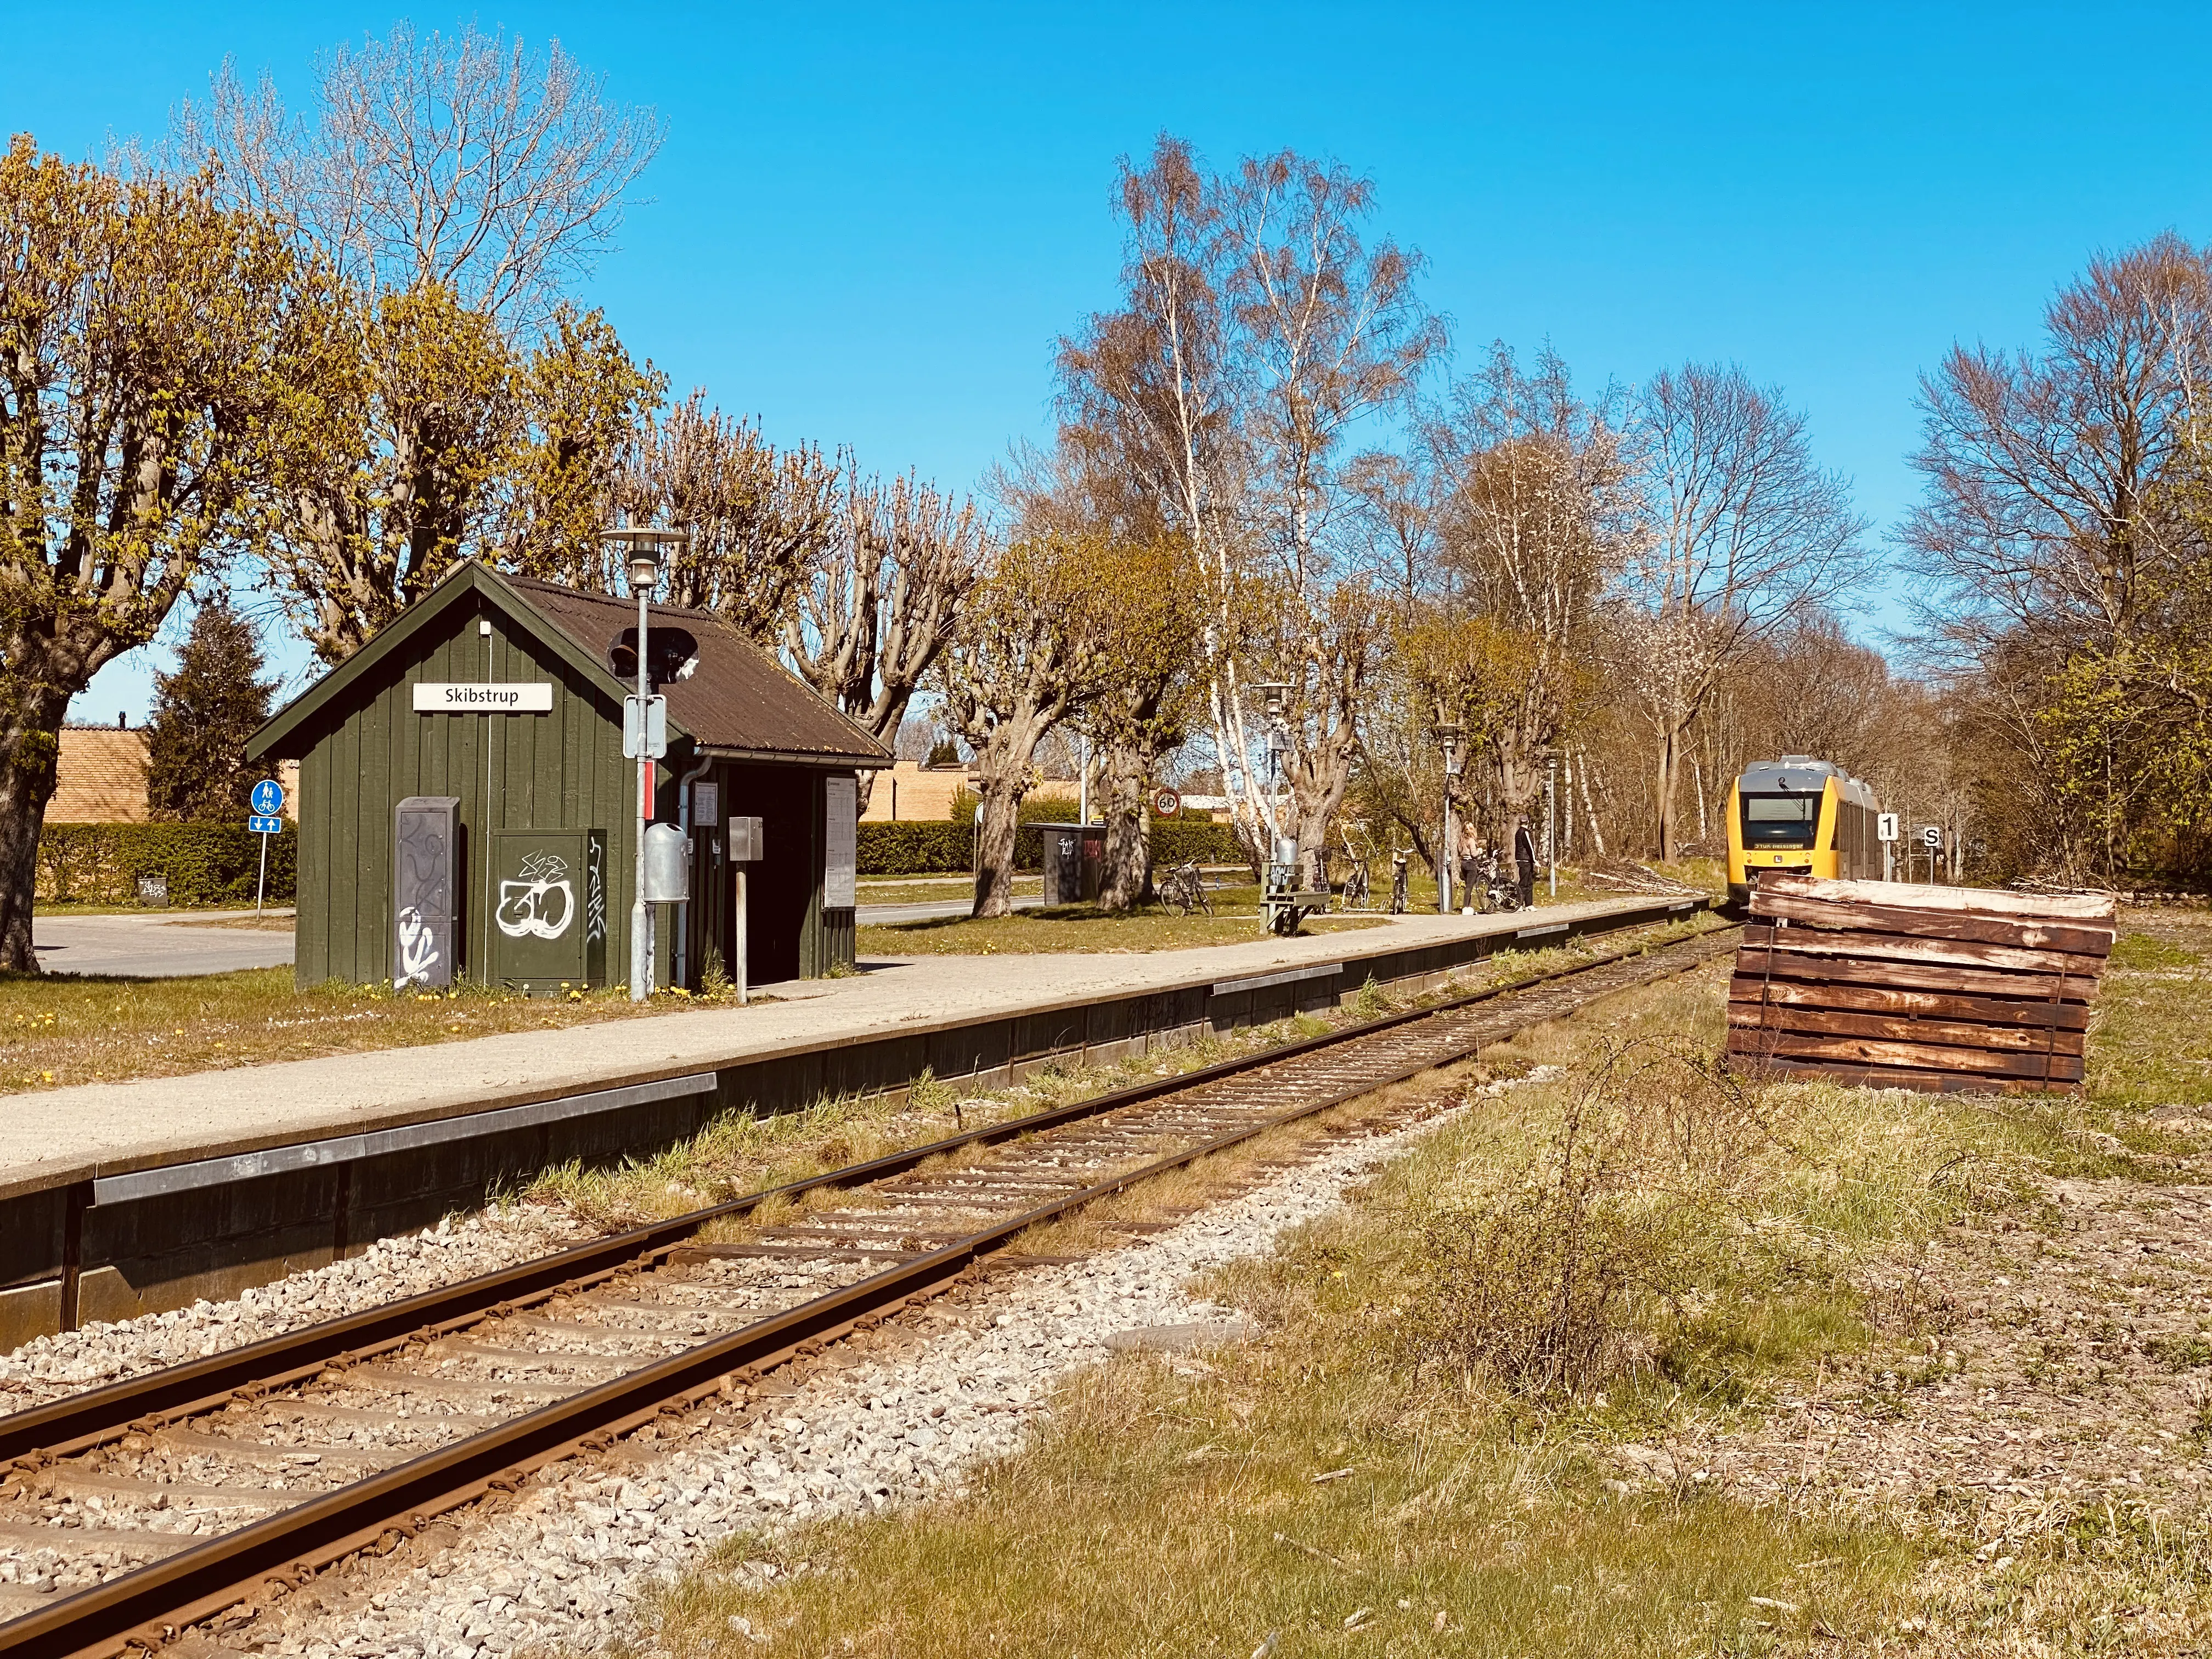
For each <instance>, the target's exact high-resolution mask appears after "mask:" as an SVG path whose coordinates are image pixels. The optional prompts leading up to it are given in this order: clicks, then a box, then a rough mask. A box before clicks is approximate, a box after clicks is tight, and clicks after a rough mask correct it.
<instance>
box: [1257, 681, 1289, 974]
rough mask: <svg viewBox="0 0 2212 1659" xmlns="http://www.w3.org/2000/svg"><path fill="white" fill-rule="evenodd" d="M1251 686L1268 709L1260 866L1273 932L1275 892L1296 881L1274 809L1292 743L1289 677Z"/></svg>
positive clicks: (1262, 894)
mask: <svg viewBox="0 0 2212 1659" xmlns="http://www.w3.org/2000/svg"><path fill="white" fill-rule="evenodd" d="M1252 690H1254V691H1255V692H1256V693H1258V694H1259V697H1260V702H1261V707H1262V708H1264V709H1265V710H1266V711H1267V739H1266V741H1267V793H1265V794H1263V795H1261V798H1260V810H1261V816H1262V817H1264V818H1265V819H1266V821H1267V857H1266V859H1265V860H1263V861H1262V862H1261V866H1260V871H1261V881H1260V899H1261V906H1260V908H1261V915H1262V916H1263V917H1265V918H1266V922H1267V928H1268V930H1269V931H1270V932H1273V930H1274V928H1275V927H1276V925H1277V919H1278V918H1277V912H1278V911H1279V909H1280V908H1281V905H1280V901H1279V900H1278V899H1277V898H1276V895H1277V894H1278V893H1280V892H1282V891H1283V890H1285V889H1287V888H1292V887H1296V886H1297V882H1296V880H1294V879H1291V878H1290V877H1289V876H1288V875H1287V874H1286V873H1285V869H1284V865H1285V862H1286V860H1285V859H1284V857H1283V824H1282V819H1281V818H1280V817H1279V816H1277V814H1276V811H1275V781H1276V779H1277V778H1278V777H1279V776H1280V775H1281V772H1282V764H1283V755H1284V753H1285V750H1288V749H1289V748H1290V746H1291V733H1290V717H1289V714H1288V712H1287V711H1288V709H1289V708H1290V700H1291V687H1290V683H1289V682H1288V681H1287V680H1256V681H1255V682H1254V683H1253V685H1252Z"/></svg>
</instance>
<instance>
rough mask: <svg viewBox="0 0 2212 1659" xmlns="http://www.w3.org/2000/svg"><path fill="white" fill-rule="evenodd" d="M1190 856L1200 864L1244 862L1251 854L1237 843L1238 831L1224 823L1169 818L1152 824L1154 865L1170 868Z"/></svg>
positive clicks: (1157, 867) (1248, 859)
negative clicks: (1194, 821)
mask: <svg viewBox="0 0 2212 1659" xmlns="http://www.w3.org/2000/svg"><path fill="white" fill-rule="evenodd" d="M1189 859H1196V860H1198V861H1199V862H1200V864H1245V863H1249V861H1250V860H1251V854H1249V853H1247V852H1246V851H1245V850H1244V849H1243V847H1242V846H1240V845H1238V843H1237V831H1236V830H1235V829H1233V828H1231V826H1230V825H1228V824H1225V823H1185V822H1184V821H1183V820H1182V819H1181V818H1166V819H1163V820H1160V821H1158V822H1155V823H1153V825H1152V867H1153V868H1154V869H1156V870H1165V869H1171V868H1172V867H1174V866H1176V865H1178V864H1181V863H1183V862H1184V861H1185V860H1189Z"/></svg>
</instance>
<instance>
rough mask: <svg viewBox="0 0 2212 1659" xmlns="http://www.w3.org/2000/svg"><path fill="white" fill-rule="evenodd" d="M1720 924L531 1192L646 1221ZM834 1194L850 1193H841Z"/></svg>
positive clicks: (838, 1115)
mask: <svg viewBox="0 0 2212 1659" xmlns="http://www.w3.org/2000/svg"><path fill="white" fill-rule="evenodd" d="M1715 925H1716V924H1715V923H1714V922H1713V921H1711V919H1710V918H1707V917H1704V916H1695V917H1692V918H1689V919H1688V920H1686V921H1676V922H1670V923H1668V924H1666V925H1664V926H1662V927H1648V928H1639V929H1637V930H1634V931H1633V932H1631V933H1623V934H1619V935H1606V936H1602V937H1599V938H1594V939H1577V940H1574V941H1572V942H1571V943H1570V944H1567V945H1561V946H1556V947H1553V948H1552V949H1549V950H1544V951H1503V952H1500V953H1499V954H1498V956H1495V957H1491V958H1490V959H1489V960H1487V961H1486V962H1483V963H1476V964H1473V965H1471V966H1470V967H1468V969H1465V970H1464V971H1462V973H1460V974H1458V975H1455V976H1454V978H1453V979H1452V980H1451V981H1450V982H1449V984H1447V985H1444V986H1442V987H1438V988H1437V989H1436V990H1434V991H1431V992H1429V993H1427V994H1425V995H1421V996H1418V997H1416V996H1412V995H1407V994H1391V993H1389V992H1386V991H1384V990H1383V988H1382V987H1379V986H1376V985H1375V984H1372V983H1370V984H1368V985H1366V986H1364V987H1361V989H1360V990H1359V991H1358V993H1357V994H1355V995H1354V996H1353V998H1352V1000H1351V1001H1350V1002H1349V1003H1347V1004H1346V1006H1345V1007H1344V1008H1343V1009H1342V1010H1341V1011H1340V1012H1333V1013H1330V1014H1328V1015H1301V1016H1299V1017H1298V1018H1295V1019H1289V1020H1282V1021H1278V1022H1276V1023H1275V1024H1269V1025H1261V1026H1254V1027H1250V1028H1248V1029H1246V1030H1240V1031H1236V1032H1231V1033H1229V1034H1226V1035H1225V1036H1218V1037H1215V1038H1211V1039H1208V1040H1206V1041H1203V1042H1196V1043H1192V1044H1188V1045H1186V1046H1184V1047H1182V1048H1170V1049H1166V1050H1163V1051H1158V1052H1155V1053H1152V1054H1143V1055H1131V1056H1128V1057H1127V1058H1125V1059H1123V1060H1118V1061H1115V1062H1114V1063H1111V1064H1108V1065H1101V1066H1080V1065H1075V1064H1063V1063H1054V1064H1052V1065H1048V1066H1043V1067H1041V1068H1040V1069H1038V1070H1037V1071H1036V1072H1033V1073H1030V1075H1029V1076H1028V1077H1026V1078H1025V1079H1023V1081H1022V1082H1021V1083H1020V1084H1018V1085H1016V1086H1014V1087H1012V1088H1006V1089H977V1088H974V1087H972V1086H970V1085H969V1083H968V1082H967V1081H965V1080H959V1079H939V1078H933V1077H931V1076H929V1075H928V1074H927V1073H924V1075H923V1077H922V1079H921V1080H920V1081H919V1082H917V1083H916V1084H915V1085H914V1086H913V1087H912V1088H910V1089H909V1090H908V1092H907V1094H906V1095H905V1097H903V1098H901V1097H898V1096H896V1095H877V1096H868V1097H836V1098H830V1099H824V1100H821V1101H817V1102H816V1103H814V1104H813V1105H812V1106H811V1107H810V1108H808V1109H805V1110H804V1111H800V1112H787V1113H781V1114H778V1115H773V1116H770V1117H766V1118H756V1117H754V1116H752V1115H750V1114H747V1113H739V1114H734V1115H731V1116H729V1117H726V1118H723V1119H721V1120H719V1121H716V1122H714V1123H713V1124H710V1125H708V1127H707V1128H705V1129H704V1130H702V1132H701V1133H699V1134H698V1135H696V1136H695V1137H694V1138H693V1139H690V1140H689V1141H686V1142H684V1143H682V1144H680V1145H678V1146H674V1147H671V1148H670V1149H669V1150H668V1151H666V1152H662V1153H660V1154H659V1155H658V1156H656V1157H654V1158H647V1159H642V1160H636V1161H632V1162H628V1163H624V1164H620V1165H617V1166H612V1167H604V1168H595V1169H585V1168H582V1167H581V1166H579V1165H568V1166H566V1167H563V1168H561V1169H556V1170H550V1171H548V1172H547V1173H546V1174H545V1175H544V1176H540V1177H539V1178H538V1181H537V1182H535V1183H533V1185H532V1187H531V1188H529V1189H528V1190H527V1192H526V1194H524V1196H525V1197H526V1198H527V1199H528V1200H531V1201H533V1202H539V1203H561V1204H565V1205H568V1206H569V1207H570V1208H572V1209H573V1210H574V1211H575V1212H577V1213H578V1214H579V1215H580V1216H581V1217H583V1218H585V1219H586V1220H587V1221H589V1222H591V1223H592V1225H599V1226H605V1227H609V1228H612V1227H617V1226H635V1225H642V1224H643V1223H645V1222H647V1221H649V1220H654V1219H659V1218H663V1217H666V1216H671V1215H678V1214H681V1213H683V1212H685V1211H688V1210H695V1209H698V1208H700V1207H701V1206H703V1205H706V1204H709V1203H718V1202H721V1201H723V1200H727V1199H730V1198H733V1197H736V1196H738V1195H740V1194H744V1193H748V1192H757V1191H759V1190H761V1189H762V1188H768V1187H774V1186H779V1185H781V1184H782V1183H784V1182H790V1181H798V1180H803V1179H805V1177H807V1176H813V1175H819V1174H821V1173H823V1171H825V1170H830V1169H834V1168H836V1167H837V1166H838V1165H840V1164H850V1163H854V1162H858V1161H860V1160H862V1159H865V1158H877V1157H881V1156H882V1155H884V1153H886V1152H896V1151H899V1150H902V1149H903V1148H905V1147H908V1146H921V1145H923V1144H925V1143H927V1142H928V1141H932V1140H937V1139H943V1138H945V1136H948V1135H951V1134H953V1133H957V1132H958V1131H960V1130H962V1129H969V1128H975V1127H980V1126H981V1125H985V1124H988V1123H995V1122H1000V1121H1005V1120H1006V1119H1009V1118H1013V1117H1019V1116H1024V1115H1027V1114H1030V1113H1032V1112H1037V1111H1042V1110H1046V1109H1049V1108H1052V1107H1054V1106H1062V1105H1066V1104H1069V1103H1073V1102H1074V1101H1078V1100H1084V1099H1088V1098H1090V1097H1092V1096H1094V1095H1098V1094H1103V1093H1105V1092H1106V1091H1109V1090H1112V1089H1118V1088H1122V1087H1126V1086H1127V1085H1131V1084H1133V1083H1139V1082H1143V1081H1146V1080H1148V1079H1153V1078H1158V1077H1171V1076H1178V1075H1181V1074H1182V1073H1186V1072H1190V1071H1194V1070H1196V1069H1198V1068H1199V1067H1200V1066H1210V1065H1213V1064H1215V1063H1216V1062H1218V1061H1221V1060H1230V1059H1233V1058H1236V1057H1237V1056H1239V1055H1243V1054H1255V1053H1259V1052H1261V1051H1262V1050H1264V1049H1267V1048H1276V1047H1279V1046H1280V1045H1282V1044H1283V1043H1285V1042H1295V1041H1297V1040H1298V1039H1300V1038H1302V1037H1308V1036H1318V1035H1319V1034H1321V1033H1322V1032H1323V1031H1326V1030H1331V1029H1332V1028H1334V1026H1337V1025H1340V1024H1347V1023H1350V1022H1353V1021H1357V1020H1363V1019H1373V1018H1378V1017H1380V1016H1381V1015H1383V1014H1386V1013H1389V1012H1393V1011H1394V1010H1396V1009H1400V1008H1413V1007H1417V1006H1425V1005H1426V1004H1429V1003H1432V1002H1436V1001H1439V1000H1443V999H1444V998H1447V997H1450V996H1454V995H1457V994H1462V993H1464V992H1467V991H1472V990H1477V989H1480V988H1482V987H1486V986H1490V985H1498V984H1504V983H1509V982H1511V981H1517V980H1521V979H1525V978H1528V977H1529V976H1531V975H1538V974H1543V973H1547V972H1551V971H1553V970H1554V969H1559V968H1561V967H1565V966H1568V965H1571V964H1572V963H1577V962H1586V961H1589V960H1591V959H1593V958H1594V957H1598V956H1601V955H1605V954H1609V953H1611V952H1613V951H1619V950H1623V949H1629V948H1633V947H1635V946H1637V945H1662V944H1667V943H1670V942H1672V941H1674V940H1675V939H1685V938H1688V937H1691V936H1692V935H1694V934H1696V933H1701V932H1705V931H1707V930H1709V929H1710V928H1711V927H1714V926H1715ZM987 1155H988V1154H978V1156H987ZM1147 1190H1148V1192H1151V1191H1152V1190H1153V1189H1150V1188H1148V1189H1147ZM824 1201H829V1202H837V1203H842V1202H845V1201H846V1200H845V1198H844V1197H842V1196H841V1195H832V1196H831V1197H830V1198H829V1199H827V1200H824ZM1098 1213H1099V1215H1100V1216H1112V1217H1115V1218H1122V1217H1125V1216H1126V1215H1127V1214H1133V1213H1136V1212H1134V1211H1124V1210H1121V1209H1114V1208H1109V1209H1103V1210H1101V1211H1100V1212H1098ZM1094 1219H1096V1218H1094ZM757 1220H758V1221H759V1222H760V1223H761V1224H763V1225H772V1224H773V1223H774V1222H775V1217H773V1216H770V1215H769V1214H767V1213H766V1212H761V1213H759V1214H758V1215H757ZM1070 1225H1073V1224H1070ZM1056 1237H1057V1236H1056ZM1085 1237H1086V1238H1088V1237H1091V1236H1090V1235H1085ZM1033 1248H1036V1249H1060V1248H1062V1245H1061V1244H1060V1243H1044V1244H1037V1245H1035V1246H1034V1247H1033Z"/></svg>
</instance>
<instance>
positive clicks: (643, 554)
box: [601, 525, 690, 1002]
mask: <svg viewBox="0 0 2212 1659" xmlns="http://www.w3.org/2000/svg"><path fill="white" fill-rule="evenodd" d="M601 534H602V537H603V538H604V539H605V540H606V541H609V542H611V543H614V544H617V545H618V546H623V547H627V548H628V549H629V587H630V592H632V593H633V594H635V596H636V598H637V722H636V739H637V754H636V761H637V821H636V823H635V824H634V825H633V826H632V827H633V829H635V832H636V836H637V845H636V849H635V850H636V860H635V864H634V866H633V867H632V869H631V872H630V903H629V1000H631V1001H632V1002H643V1001H644V1000H646V999H647V997H648V996H650V995H651V994H652V993H653V916H652V913H651V911H650V910H648V909H647V907H646V902H645V829H646V825H647V824H648V823H651V822H652V820H653V762H654V761H655V760H656V759H657V758H658V757H656V756H655V755H654V754H653V743H652V732H653V720H652V701H651V699H652V696H653V669H652V659H651V658H650V656H649V655H648V654H647V640H646V627H647V612H646V607H647V605H649V604H650V603H651V602H652V599H653V588H654V587H655V586H658V585H659V580H660V550H661V547H662V544H665V543H673V544H681V543H682V542H684V540H685V539H687V538H688V537H689V535H690V532H688V531H683V530H667V529H660V528H656V527H651V526H643V525H635V526H626V527H625V526H617V527H616V528H614V529H611V530H608V531H605V532H601ZM624 725H625V726H626V727H627V726H628V725H629V721H628V720H627V719H625V720H624Z"/></svg>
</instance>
